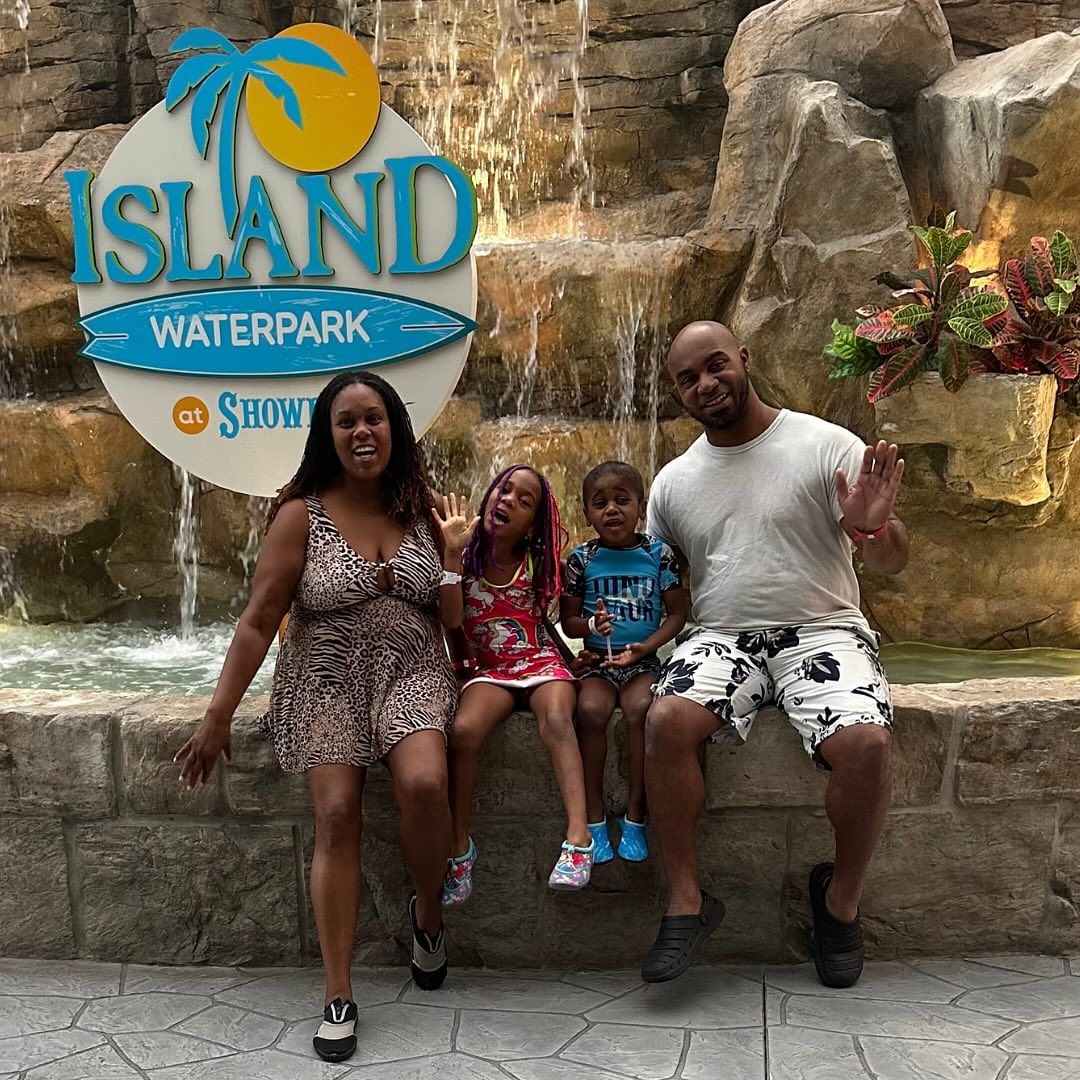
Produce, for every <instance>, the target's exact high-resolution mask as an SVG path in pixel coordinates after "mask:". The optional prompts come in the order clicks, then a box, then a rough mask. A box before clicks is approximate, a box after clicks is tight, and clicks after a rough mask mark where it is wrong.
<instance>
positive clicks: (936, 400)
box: [874, 372, 1057, 506]
mask: <svg viewBox="0 0 1080 1080" xmlns="http://www.w3.org/2000/svg"><path fill="white" fill-rule="evenodd" d="M1056 397H1057V387H1056V384H1055V380H1054V378H1053V376H1050V375H989V374H987V375H973V376H971V377H970V378H969V379H968V381H967V382H966V383H965V384H964V386H963V387H962V388H961V390H960V391H959V392H958V393H955V394H951V393H949V391H948V390H946V389H945V386H944V384H943V383H942V381H941V376H940V375H938V374H937V373H936V372H933V373H930V374H927V375H920V376H919V378H918V379H916V380H915V382H913V383H912V384H911V385H910V386H907V387H905V388H904V389H903V390H901V391H899V392H898V393H896V394H893V395H891V396H890V397H887V398H884V399H883V400H881V401H879V402H877V404H875V406H874V414H875V416H876V418H877V432H878V435H879V436H880V437H881V438H883V439H888V440H889V442H895V443H898V444H899V445H900V446H901V447H904V446H915V445H927V444H934V445H938V446H944V447H945V448H946V450H947V451H948V456H947V458H946V462H945V473H944V478H945V482H946V483H947V484H948V486H949V487H950V488H951V489H952V490H954V491H956V492H958V493H961V494H964V495H967V496H968V497H970V498H974V499H994V500H997V501H999V502H1007V503H1012V504H1013V505H1015V506H1031V505H1033V504H1035V503H1040V502H1042V501H1043V500H1045V499H1047V498H1049V496H1050V484H1049V483H1048V482H1047V479H1046V447H1047V442H1048V440H1049V436H1050V425H1051V423H1052V422H1053V419H1054V402H1055V400H1056Z"/></svg>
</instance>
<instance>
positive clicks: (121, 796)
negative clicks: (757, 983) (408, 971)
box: [0, 679, 1080, 967]
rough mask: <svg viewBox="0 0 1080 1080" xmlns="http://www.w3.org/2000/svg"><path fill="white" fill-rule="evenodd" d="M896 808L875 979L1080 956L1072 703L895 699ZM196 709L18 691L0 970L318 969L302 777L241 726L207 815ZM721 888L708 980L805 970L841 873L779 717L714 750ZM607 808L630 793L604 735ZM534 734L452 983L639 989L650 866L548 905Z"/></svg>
mask: <svg viewBox="0 0 1080 1080" xmlns="http://www.w3.org/2000/svg"><path fill="white" fill-rule="evenodd" d="M895 699H896V705H897V725H896V744H895V745H896V754H895V760H896V791H895V805H894V807H893V809H892V811H891V812H890V814H889V816H888V819H887V823H886V827H885V833H884V836H883V839H882V843H881V847H880V849H879V852H878V855H877V858H876V860H875V862H874V865H873V868H872V872H871V876H870V880H869V883H868V886H867V890H866V895H865V898H864V903H863V916H864V924H865V927H866V933H867V938H868V943H869V951H870V954H871V955H873V956H876V957H894V956H913V955H934V954H968V953H978V952H980V951H989V952H1003V951H1010V950H1017V951H1030V952H1037V951H1047V952H1065V951H1075V950H1077V949H1078V948H1080V913H1078V911H1077V907H1076V903H1075V900H1074V895H1075V893H1076V892H1077V891H1078V890H1080V812H1078V811H1080V767H1078V766H1080V759H1078V751H1077V748H1076V740H1075V738H1074V731H1075V727H1076V723H1077V717H1078V715H1080V679H1047V680H1038V681H1034V680H1001V681H994V682H971V683H964V684H959V685H957V686H927V687H899V688H897V689H896V693H895ZM205 704H206V702H205V699H201V698H196V697H186V698H181V697H147V696H143V697H138V696H135V695H131V696H126V697H125V696H117V695H104V694H92V693H77V694H76V693H48V692H39V691H5V692H4V694H3V695H2V697H0V867H2V871H3V872H2V873H0V955H9V956H20V955H21V956H43V957H76V956H78V957H86V958H95V959H102V960H128V961H140V962H147V963H193V962H196V963H197V962H207V963H222V964H239V963H266V964H275V963H280V964H285V963H290V964H291V963H297V962H300V961H304V960H312V961H313V960H316V959H317V957H318V942H317V938H316V932H315V924H314V919H313V916H312V912H311V906H310V901H309V898H308V892H307V874H306V868H307V866H308V865H309V864H310V859H311V853H312V846H313V837H314V834H313V826H312V817H311V807H310V803H309V799H308V795H307V790H306V784H305V782H304V780H303V778H302V777H295V776H286V775H284V774H282V773H281V772H280V771H279V770H278V768H277V765H276V763H275V761H274V757H273V752H272V750H271V747H270V746H269V744H268V743H267V742H265V741H264V740H263V739H262V738H261V737H260V736H259V734H258V733H257V730H256V728H255V725H254V720H253V717H254V716H255V715H256V713H257V711H258V708H259V706H260V703H259V702H252V703H251V704H250V705H249V706H247V708H246V709H245V711H244V713H243V714H242V715H241V716H240V717H239V718H238V720H237V722H236V725H235V728H234V737H233V743H232V748H233V764H232V765H231V766H229V767H228V768H227V769H219V770H218V771H217V772H216V774H215V776H214V778H213V782H212V783H211V784H210V785H209V786H208V787H206V788H204V789H202V790H201V791H200V792H198V793H197V794H195V795H191V794H188V793H186V792H183V791H182V790H181V789H180V788H179V785H178V780H177V770H176V766H175V765H174V764H173V763H172V756H173V754H174V753H175V751H176V749H177V748H178V747H179V746H180V745H181V743H182V742H183V741H184V739H185V738H186V736H187V734H188V733H189V732H190V731H191V730H192V728H193V727H194V725H195V723H196V722H197V721H198V719H199V718H200V716H201V713H202V710H203V709H204V708H205ZM705 774H706V787H707V796H706V813H705V815H704V817H703V819H702V822H701V827H700V832H699V851H700V862H701V868H702V872H703V877H704V882H705V884H706V886H707V887H708V888H710V889H712V890H714V891H715V892H716V893H718V894H719V895H720V896H721V897H723V899H724V901H725V903H726V904H727V906H728V917H727V920H726V922H725V923H724V926H723V927H722V929H721V931H720V932H719V933H718V934H716V935H715V936H714V938H713V939H712V941H711V942H710V943H709V948H708V950H707V954H708V955H709V957H710V958H711V959H714V960H719V959H747V960H750V959H754V960H766V961H781V960H793V959H799V958H803V957H805V955H806V952H805V939H806V929H807V902H806V896H805V881H806V874H807V871H808V870H809V868H810V866H811V865H812V864H813V863H814V862H816V861H818V860H819V859H821V858H823V857H826V856H827V855H828V853H829V850H830V845H831V835H830V829H829V826H828V822H827V820H826V819H825V817H824V815H823V812H822V797H823V793H824V789H825V778H824V776H823V775H822V774H820V773H819V772H817V771H815V769H814V768H813V767H812V766H811V765H810V763H809V762H808V761H807V759H806V758H805V756H804V755H803V753H802V750H801V748H800V746H799V744H798V740H797V738H796V737H795V735H794V733H793V732H792V731H791V729H790V728H789V727H788V726H787V725H786V723H784V722H783V720H782V718H781V717H780V716H779V715H778V714H776V713H775V712H771V711H770V712H768V713H765V714H763V715H762V717H761V719H760V720H759V723H758V725H757V727H756V728H755V730H754V732H753V734H752V736H751V740H750V743H749V745H748V746H746V747H744V748H742V749H740V750H734V749H730V748H727V747H722V746H709V747H707V749H706V752H705ZM607 790H608V795H609V804H610V805H609V809H610V810H611V812H612V813H616V812H618V811H619V809H620V808H621V801H622V799H623V797H624V794H625V744H624V740H623V738H622V729H621V727H619V728H616V730H615V731H614V732H613V734H612V743H611V755H610V757H609V769H608V784H607ZM562 828H563V817H562V811H561V805H560V801H559V797H558V791H557V788H556V785H555V782H554V778H553V776H552V774H551V771H550V768H549V766H548V764H547V759H546V755H545V754H544V752H543V748H542V746H541V744H540V742H539V739H538V738H537V735H536V732H535V722H534V721H533V719H532V717H531V716H529V715H526V714H517V715H515V716H514V717H512V718H511V720H510V721H509V722H508V723H507V725H506V726H505V727H504V728H503V729H501V730H500V731H499V732H497V733H496V735H495V736H494V737H493V738H492V739H491V740H490V742H489V744H488V746H487V747H486V748H485V752H484V758H483V763H482V767H481V780H480V787H479V790H478V792H477V804H476V814H475V820H474V827H473V831H474V835H475V837H476V840H477V843H478V846H479V850H480V862H479V864H478V866H477V870H476V892H475V895H474V898H473V900H472V901H471V902H470V903H469V905H468V906H467V907H466V908H464V909H463V910H461V911H460V912H454V913H453V914H451V915H450V916H448V920H447V925H448V934H449V937H450V940H451V942H452V948H453V955H454V958H455V962H456V963H464V964H483V965H487V966H491V967H522V966H552V967H554V966H563V967H565V966H582V967H619V966H633V965H634V964H636V963H637V961H638V960H639V958H640V955H641V954H642V952H643V951H644V950H645V949H646V948H647V947H648V945H649V943H650V942H651V939H652V936H653V934H654V933H655V929H656V921H657V919H658V917H659V915H660V913H661V902H662V892H661V885H660V880H659V875H658V867H657V863H656V860H655V858H654V859H652V860H650V861H649V862H648V863H646V864H643V865H633V864H628V863H624V862H622V861H620V860H616V861H615V862H614V863H611V864H609V865H607V866H603V867H599V868H597V870H596V873H595V876H594V879H593V884H592V886H591V887H590V888H589V889H587V890H586V891H585V892H583V893H581V894H577V895H565V894H563V895H556V894H554V893H551V892H549V891H548V890H547V888H546V887H545V882H546V878H547V874H548V871H549V869H550V863H551V861H552V860H553V858H554V855H555V852H556V850H557V846H558V843H559V840H560V838H561V835H562ZM396 837H397V819H396V812H395V809H394V806H393V801H392V797H391V795H390V788H389V785H388V782H387V778H386V776H385V774H384V773H383V772H382V771H381V770H372V772H371V774H370V775H369V777H368V781H367V790H366V793H365V833H364V841H363V861H364V875H365V884H364V890H363V902H362V911H361V918H360V928H359V932H358V945H357V956H358V958H359V959H360V960H362V961H365V962H370V963H397V962H400V961H402V960H403V958H404V952H403V951H402V948H401V944H400V943H401V942H402V941H405V940H407V927H406V923H405V913H404V903H405V898H406V896H407V895H408V889H409V886H408V882H407V878H406V875H405V870H404V866H403V864H402V861H401V856H400V852H399V850H398V846H397V839H396Z"/></svg>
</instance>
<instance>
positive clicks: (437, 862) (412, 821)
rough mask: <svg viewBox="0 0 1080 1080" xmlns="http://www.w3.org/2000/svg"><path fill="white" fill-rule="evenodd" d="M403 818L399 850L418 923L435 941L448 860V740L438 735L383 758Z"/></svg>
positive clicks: (422, 734) (426, 734)
mask: <svg viewBox="0 0 1080 1080" xmlns="http://www.w3.org/2000/svg"><path fill="white" fill-rule="evenodd" d="M385 761H386V767H387V768H388V769H389V770H390V775H391V776H392V777H393V779H394V798H395V799H396V800H397V804H398V810H399V811H400V813H401V850H402V853H403V854H404V856H405V865H406V866H407V867H408V868H409V875H410V876H411V877H412V881H413V887H414V888H415V889H416V923H417V925H418V926H419V927H420V929H421V930H425V931H426V932H427V933H429V934H431V935H432V937H434V936H435V935H436V934H437V933H438V932H439V927H440V926H441V925H442V910H441V908H440V906H439V893H440V890H441V889H442V883H443V876H444V875H445V873H446V860H447V859H448V858H449V857H450V803H449V801H448V797H447V779H446V740H445V738H444V737H443V734H442V732H441V731H435V730H429V731H416V732H413V734H412V735H407V736H406V737H405V738H404V739H402V740H401V741H400V742H398V743H396V744H395V745H394V747H393V748H392V749H391V751H390V753H388V754H387V755H386V758H385Z"/></svg>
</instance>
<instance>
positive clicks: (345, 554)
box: [260, 496, 457, 773]
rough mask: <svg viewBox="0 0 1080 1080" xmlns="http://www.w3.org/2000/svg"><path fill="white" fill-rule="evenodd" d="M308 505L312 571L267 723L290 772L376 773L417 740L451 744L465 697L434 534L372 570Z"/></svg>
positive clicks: (299, 599) (405, 544)
mask: <svg viewBox="0 0 1080 1080" xmlns="http://www.w3.org/2000/svg"><path fill="white" fill-rule="evenodd" d="M304 501H305V502H306V503H307V508H308V541H307V552H306V554H305V558H304V570H303V573H302V574H301V576H300V582H299V584H298V586H297V589H296V596H295V597H294V599H293V605H292V608H291V609H290V611H289V624H288V627H287V628H286V630H285V638H284V640H283V641H282V643H281V647H280V650H279V651H278V657H277V664H276V666H275V668H274V683H273V689H272V691H271V694H270V708H269V709H268V711H267V712H266V713H265V714H264V716H263V717H262V718H261V720H260V724H261V727H262V729H263V731H264V733H265V734H267V735H268V736H269V737H270V738H272V739H273V741H274V748H275V750H276V751H277V756H278V761H279V762H280V763H281V767H282V769H284V770H285V771H286V772H293V773H295V772H303V771H304V770H305V769H310V768H312V767H313V766H315V765H330V764H341V765H359V766H369V765H374V764H375V763H376V762H377V761H381V760H382V759H383V758H384V757H385V756H386V755H387V753H388V752H389V751H390V749H391V748H392V747H393V746H394V745H395V744H396V743H397V742H398V741H399V740H401V739H403V738H404V737H405V736H406V735H410V734H412V732H414V731H422V730H424V729H429V728H430V729H433V730H435V731H441V732H442V733H443V734H444V735H445V734H446V729H447V728H448V726H449V724H450V722H451V720H452V718H453V715H454V710H455V708H456V707H457V687H456V684H455V682H454V675H453V672H452V671H451V668H450V661H449V659H448V658H447V655H446V649H445V647H444V645H443V640H442V635H441V633H440V630H439V622H438V616H437V607H436V604H437V599H438V594H439V578H440V576H441V574H442V561H441V559H440V558H439V554H438V551H437V549H436V547H435V542H434V538H433V536H432V534H431V531H430V529H429V528H428V527H427V526H426V523H425V524H423V525H421V526H420V527H419V528H417V529H414V530H411V531H409V532H407V533H406V534H405V537H404V539H403V540H402V542H401V547H400V548H399V549H398V553H397V554H396V555H395V556H394V558H392V559H391V560H390V561H389V562H388V563H373V562H369V561H368V560H367V559H365V558H363V557H362V556H361V555H359V554H358V553H357V552H356V551H354V550H353V548H352V547H350V546H349V544H348V543H347V542H346V540H345V538H344V537H343V536H342V535H341V533H340V532H338V530H337V526H335V525H334V523H333V521H332V520H331V519H330V516H329V515H328V514H327V512H326V510H325V509H324V507H323V505H322V502H321V501H320V500H319V499H318V498H317V497H316V496H309V497H308V498H306V499H305V500H304ZM387 570H389V573H387ZM380 585H386V586H388V588H386V589H384V588H382V587H380Z"/></svg>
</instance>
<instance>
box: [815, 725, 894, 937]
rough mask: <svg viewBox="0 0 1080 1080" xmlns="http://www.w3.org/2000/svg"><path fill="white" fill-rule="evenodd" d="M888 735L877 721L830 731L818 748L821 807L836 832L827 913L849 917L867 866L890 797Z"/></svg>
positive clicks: (853, 913)
mask: <svg viewBox="0 0 1080 1080" xmlns="http://www.w3.org/2000/svg"><path fill="white" fill-rule="evenodd" d="M891 744H892V735H891V733H890V732H889V730H888V728H885V727H882V726H880V725H877V724H856V725H855V726H853V727H848V728H843V729H842V730H841V731H838V732H837V733H836V734H835V735H830V736H829V737H828V738H827V739H826V740H825V741H824V742H823V743H822V744H821V747H820V749H819V751H818V752H819V753H820V754H821V756H822V758H824V760H825V763H826V764H827V765H828V766H829V768H830V769H831V770H832V774H831V775H830V777H829V786H828V788H827V790H826V792H825V812H826V814H828V816H829V821H830V822H831V823H832V827H833V832H834V834H835V836H836V857H835V860H834V865H833V873H832V881H831V883H830V885H829V891H828V893H827V894H826V898H825V899H826V905H827V907H828V910H829V913H830V914H831V915H832V916H833V918H835V919H838V920H839V921H840V922H851V921H852V920H853V919H855V917H856V916H857V915H858V913H859V897H860V896H861V895H862V888H863V881H864V879H865V877H866V870H867V867H868V866H869V865H870V859H871V857H872V856H873V854H874V849H875V848H876V847H877V842H878V838H879V837H880V836H881V828H882V825H883V823H884V821H885V812H886V811H887V810H888V809H889V803H890V802H891V801H892V760H891Z"/></svg>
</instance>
